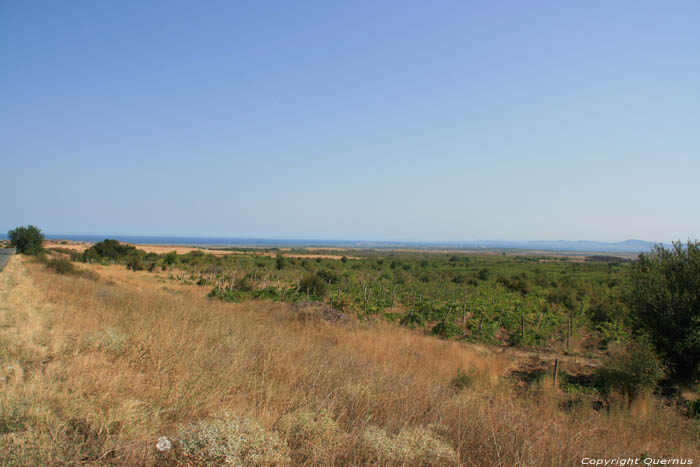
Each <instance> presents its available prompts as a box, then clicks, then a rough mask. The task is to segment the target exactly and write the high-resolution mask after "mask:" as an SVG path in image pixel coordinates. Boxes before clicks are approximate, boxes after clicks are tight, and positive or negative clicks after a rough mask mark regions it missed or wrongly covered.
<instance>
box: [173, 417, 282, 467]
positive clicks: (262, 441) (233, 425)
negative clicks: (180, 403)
mask: <svg viewBox="0 0 700 467" xmlns="http://www.w3.org/2000/svg"><path fill="white" fill-rule="evenodd" d="M175 440H176V450H177V454H178V456H179V457H181V458H182V460H183V461H184V462H187V463H190V464H194V465H221V464H227V465H236V466H269V465H276V464H285V463H289V462H290V458H289V448H288V447H287V445H286V444H285V443H284V442H283V441H282V440H281V439H280V438H279V437H278V436H277V435H276V434H274V433H270V432H267V431H266V430H265V429H264V428H263V427H262V426H260V424H259V423H258V422H256V421H255V420H253V419H250V418H244V417H237V416H230V415H228V414H225V415H224V418H223V419H215V420H202V421H199V422H196V423H193V424H191V425H189V426H185V427H183V428H181V429H180V430H179V431H178V432H177V435H176V438H175Z"/></svg>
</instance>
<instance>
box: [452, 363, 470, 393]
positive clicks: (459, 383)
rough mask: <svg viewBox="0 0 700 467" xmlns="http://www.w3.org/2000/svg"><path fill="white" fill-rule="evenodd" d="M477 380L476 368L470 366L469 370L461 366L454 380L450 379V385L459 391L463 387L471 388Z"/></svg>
mask: <svg viewBox="0 0 700 467" xmlns="http://www.w3.org/2000/svg"><path fill="white" fill-rule="evenodd" d="M475 381H476V368H470V369H469V370H466V371H465V370H462V369H461V368H460V369H458V370H457V374H456V375H455V377H454V378H452V381H450V387H451V388H452V389H455V390H457V391H461V390H462V389H466V388H470V387H472V386H473V385H474V382H475Z"/></svg>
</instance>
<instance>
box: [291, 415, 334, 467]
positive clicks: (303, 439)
mask: <svg viewBox="0 0 700 467" xmlns="http://www.w3.org/2000/svg"><path fill="white" fill-rule="evenodd" d="M278 427H279V429H280V430H281V431H282V432H283V433H285V435H286V437H287V440H288V442H289V443H290V446H291V447H292V449H294V454H295V457H297V456H298V457H300V459H295V461H297V462H296V463H297V464H304V463H308V461H311V463H312V464H319V463H320V464H322V465H332V463H333V462H332V455H333V450H334V448H335V447H336V446H337V444H338V443H339V441H340V440H341V439H342V430H341V429H340V427H339V426H338V423H337V422H336V421H335V420H334V419H333V418H331V417H330V416H329V414H327V413H326V412H321V413H320V414H315V413H314V412H311V411H308V410H302V411H299V412H295V413H290V414H287V415H285V416H283V417H282V418H281V419H280V421H279V422H278Z"/></svg>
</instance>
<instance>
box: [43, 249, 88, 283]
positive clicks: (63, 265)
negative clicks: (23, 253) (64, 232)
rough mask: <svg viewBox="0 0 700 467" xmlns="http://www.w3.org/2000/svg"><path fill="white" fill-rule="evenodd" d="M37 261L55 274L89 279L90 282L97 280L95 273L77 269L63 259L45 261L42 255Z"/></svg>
mask: <svg viewBox="0 0 700 467" xmlns="http://www.w3.org/2000/svg"><path fill="white" fill-rule="evenodd" d="M38 259H39V261H40V262H41V263H44V264H45V265H46V267H47V268H49V269H51V270H52V271H54V272H55V273H57V274H64V275H69V276H79V277H84V278H86V279H91V280H97V278H98V276H97V274H96V273H94V272H92V271H86V270H82V269H78V268H76V267H75V265H74V264H73V263H71V262H70V261H68V260H67V259H65V258H52V259H47V258H46V257H44V256H43V254H42V255H39V256H38Z"/></svg>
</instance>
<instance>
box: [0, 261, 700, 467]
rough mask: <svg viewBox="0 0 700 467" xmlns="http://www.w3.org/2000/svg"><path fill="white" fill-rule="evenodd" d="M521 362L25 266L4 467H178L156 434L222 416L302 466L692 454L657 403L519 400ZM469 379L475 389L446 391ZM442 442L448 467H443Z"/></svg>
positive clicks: (3, 420)
mask: <svg viewBox="0 0 700 467" xmlns="http://www.w3.org/2000/svg"><path fill="white" fill-rule="evenodd" d="M514 358H515V357H509V356H508V355H507V354H499V353H495V352H493V351H490V350H488V349H481V350H479V349H476V348H474V347H467V346H464V345H462V344H459V343H456V342H450V341H442V340H438V339H434V338H431V337H426V336H422V335H419V334H418V333H414V332H411V331H410V330H407V329H403V328H399V327H397V326H394V325H391V324H387V323H379V322H369V323H361V324H360V323H351V324H349V325H332V324H328V323H325V322H320V321H316V320H298V319H295V318H294V317H293V315H292V314H291V313H290V312H289V306H288V305H286V304H283V303H267V302H247V303H243V304H225V303H221V302H217V301H210V300H208V299H206V298H203V297H199V296H197V294H190V293H187V292H186V291H185V290H176V291H173V290H162V289H159V288H156V287H152V286H143V287H138V286H136V285H134V284H128V283H109V281H105V280H100V281H90V280H86V279H82V278H76V277H70V276H58V275H56V274H53V273H51V272H50V271H48V270H46V269H44V268H43V267H42V266H40V265H37V264H31V263H29V262H28V261H27V260H26V259H24V258H22V257H14V258H13V259H12V260H11V261H10V264H9V265H8V266H7V268H6V269H5V271H3V273H2V274H0V368H1V369H0V378H2V379H1V380H0V404H1V406H0V451H1V452H3V453H5V455H4V456H3V458H2V461H0V462H3V463H4V464H13V463H14V464H18V465H22V464H26V465H33V464H56V465H58V464H64V463H67V462H78V463H87V464H106V463H114V464H123V465H156V464H171V463H175V462H176V458H175V454H174V453H173V452H172V451H170V452H169V453H168V454H166V455H162V454H159V453H158V451H157V450H156V449H155V443H156V441H157V439H158V437H159V436H163V435H166V436H169V437H171V438H177V437H178V436H177V433H178V429H180V428H182V427H185V426H187V425H189V424H191V423H193V422H195V421H198V420H209V419H213V418H216V417H219V416H221V414H222V413H223V412H224V411H226V412H228V413H231V414H237V415H240V416H244V417H249V418H250V419H253V420H255V421H257V422H258V423H259V424H260V425H261V426H262V427H263V428H264V429H265V430H266V431H267V432H268V433H270V434H276V435H277V436H278V437H280V438H282V439H283V440H284V442H285V443H286V444H287V445H288V446H290V448H291V452H290V454H289V458H290V459H291V462H292V463H295V464H302V463H306V464H310V465H332V464H336V465H358V464H365V463H368V462H370V463H372V462H374V463H379V464H389V463H391V462H394V463H404V464H408V465H411V464H413V465H421V464H431V463H432V464H435V465H444V464H445V463H446V462H447V461H448V460H453V461H455V462H458V463H461V464H464V465H477V466H480V465H483V466H492V465H504V466H510V465H569V464H578V463H579V462H580V458H582V457H586V456H588V457H601V456H605V457H613V456H624V457H627V456H633V457H634V456H638V455H641V454H642V453H647V454H648V455H650V456H656V457H661V456H673V457H695V458H697V457H698V455H699V453H698V449H697V440H696V431H695V427H694V426H693V425H692V424H691V423H690V422H689V421H687V420H684V419H682V418H681V417H680V416H679V415H678V414H677V413H675V412H674V411H672V410H670V409H665V408H663V407H660V405H659V404H658V403H657V401H656V400H654V399H647V400H646V403H645V404H643V405H644V406H643V407H642V408H641V409H638V410H634V411H632V413H629V412H627V411H625V410H618V409H615V408H613V410H612V411H611V412H610V413H605V412H596V411H594V410H593V409H591V408H590V407H588V406H585V405H582V406H580V407H577V406H576V405H575V404H574V408H573V409H566V410H564V409H562V408H561V406H562V403H563V402H566V401H567V400H568V398H569V397H570V396H566V395H562V394H557V393H554V392H553V391H550V390H547V389H546V388H548V387H550V385H551V382H550V383H549V384H547V382H546V381H545V382H544V383H543V385H542V386H541V387H540V388H536V389H534V390H531V391H529V392H527V393H526V394H524V395H523V394H520V393H518V392H516V390H515V389H514V388H513V387H512V384H511V383H510V382H509V380H508V379H506V378H503V376H506V375H507V374H508V372H509V370H510V369H512V368H513V367H514V366H515V365H517V362H516V361H514ZM471 367H474V368H476V371H477V372H476V376H475V381H474V383H473V385H472V386H471V387H468V388H466V389H463V390H461V391H457V390H455V389H453V388H451V387H450V381H451V380H452V378H453V377H454V376H455V375H456V374H457V371H458V370H459V369H467V368H471ZM543 388H544V389H543ZM309 413H310V414H312V416H311V419H312V420H311V421H310V422H309V421H308V420H307V418H308V414H309ZM314 417H316V418H315V421H314ZM324 417H325V418H324ZM290 419H291V420H296V421H297V422H298V423H297V424H296V425H294V423H292V425H294V426H296V427H297V428H298V426H300V425H304V424H305V425H304V426H307V427H308V426H309V424H311V425H312V426H313V427H314V429H310V430H305V431H304V430H301V431H300V430H299V429H290V428H289V426H290V424H289V420H290ZM305 420H306V421H305ZM321 421H323V422H321ZM375 427H381V428H383V429H384V430H385V432H382V431H377V429H376V428H375ZM421 430H423V431H421ZM300 432H303V436H301V435H300ZM425 433H429V434H428V435H425ZM426 439H427V441H426ZM377 440H379V441H382V442H383V443H379V442H377ZM440 440H442V441H444V442H446V443H448V444H449V446H451V449H453V450H454V453H455V454H454V456H452V455H451V454H450V455H447V457H439V456H438V455H437V454H436V452H437V448H436V446H442V445H440V444H439V443H440ZM176 446H177V443H176ZM397 446H398V447H400V448H401V449H398V447H397ZM397 453H398V454H397ZM186 459H187V458H184V457H181V460H183V461H184V460H186ZM189 459H192V458H189ZM249 460H250V459H249ZM446 460H447V461H446Z"/></svg>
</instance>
